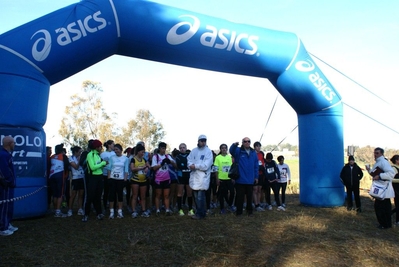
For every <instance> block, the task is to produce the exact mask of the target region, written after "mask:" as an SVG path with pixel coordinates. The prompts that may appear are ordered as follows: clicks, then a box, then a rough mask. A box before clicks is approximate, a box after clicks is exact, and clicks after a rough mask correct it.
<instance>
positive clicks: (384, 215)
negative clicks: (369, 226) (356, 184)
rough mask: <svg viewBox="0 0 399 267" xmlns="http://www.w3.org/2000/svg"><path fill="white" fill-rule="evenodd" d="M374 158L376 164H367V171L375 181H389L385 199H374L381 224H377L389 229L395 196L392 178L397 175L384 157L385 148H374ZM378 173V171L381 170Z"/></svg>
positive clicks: (380, 227)
mask: <svg viewBox="0 0 399 267" xmlns="http://www.w3.org/2000/svg"><path fill="white" fill-rule="evenodd" d="M374 159H375V164H374V166H373V168H370V166H368V165H367V166H366V169H367V171H368V172H369V174H370V175H371V176H372V179H373V181H378V180H383V181H385V182H386V183H388V189H387V192H386V193H385V198H384V199H382V200H381V199H377V198H375V200H374V211H375V215H376V217H377V220H378V223H379V225H378V226H377V227H378V228H379V229H387V228H391V227H392V221H391V209H392V205H391V198H394V197H395V193H394V191H393V187H392V180H393V177H394V176H395V171H394V170H393V168H392V167H391V165H390V164H389V162H388V160H386V159H385V157H384V149H382V148H380V147H377V148H376V149H374ZM380 171H381V173H379V174H378V172H380Z"/></svg>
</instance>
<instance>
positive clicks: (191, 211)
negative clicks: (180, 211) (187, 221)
mask: <svg viewBox="0 0 399 267" xmlns="http://www.w3.org/2000/svg"><path fill="white" fill-rule="evenodd" d="M187 215H188V216H193V215H195V212H194V210H193V209H191V210H189V211H188V213H187Z"/></svg>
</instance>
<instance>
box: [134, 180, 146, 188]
mask: <svg viewBox="0 0 399 267" xmlns="http://www.w3.org/2000/svg"><path fill="white" fill-rule="evenodd" d="M130 184H131V185H134V184H138V185H139V187H142V186H147V185H148V183H147V181H145V182H138V181H134V180H130Z"/></svg>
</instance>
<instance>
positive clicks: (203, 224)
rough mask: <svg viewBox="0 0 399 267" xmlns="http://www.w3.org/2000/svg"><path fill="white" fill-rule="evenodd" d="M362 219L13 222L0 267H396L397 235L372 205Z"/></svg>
mask: <svg viewBox="0 0 399 267" xmlns="http://www.w3.org/2000/svg"><path fill="white" fill-rule="evenodd" d="M362 204H363V210H364V211H363V212H362V213H360V214H356V213H355V212H348V211H347V210H346V208H345V207H337V208H314V207H306V206H302V205H301V204H300V203H299V195H297V194H290V195H288V198H287V211H286V212H279V211H277V210H276V209H274V210H273V211H265V212H256V213H255V216H254V217H236V216H234V215H233V214H226V215H220V214H218V213H217V212H218V209H215V210H214V211H215V214H216V215H214V216H210V217H207V218H206V219H205V220H201V221H194V220H191V219H190V218H189V217H188V216H184V217H180V216H177V215H176V214H174V215H173V216H170V217H166V216H161V217H155V216H152V217H150V218H137V219H132V218H131V217H130V216H127V214H126V217H125V218H123V219H114V220H109V219H104V220H102V221H97V220H95V217H94V214H92V215H91V216H90V218H89V221H88V222H87V223H83V222H81V220H80V219H81V217H80V216H77V215H74V216H72V217H70V218H63V219H61V218H54V217H53V216H52V215H47V216H45V217H42V218H36V219H27V220H21V221H15V222H14V225H15V226H17V227H19V230H18V231H17V232H15V233H14V234H13V235H11V236H8V237H0V251H1V253H0V266H246V267H250V266H279V267H281V266H306V267H308V266H378V267H381V266H384V267H386V266H398V265H399V258H398V255H399V246H398V234H399V227H398V228H391V229H387V230H379V229H377V228H376V225H377V221H376V218H375V214H374V211H373V202H372V200H371V199H370V198H369V197H368V196H367V194H366V193H365V192H363V193H362Z"/></svg>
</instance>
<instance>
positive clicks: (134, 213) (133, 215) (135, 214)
mask: <svg viewBox="0 0 399 267" xmlns="http://www.w3.org/2000/svg"><path fill="white" fill-rule="evenodd" d="M137 216H139V214H138V213H137V211H134V212H133V213H132V218H133V219H136V218H137Z"/></svg>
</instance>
